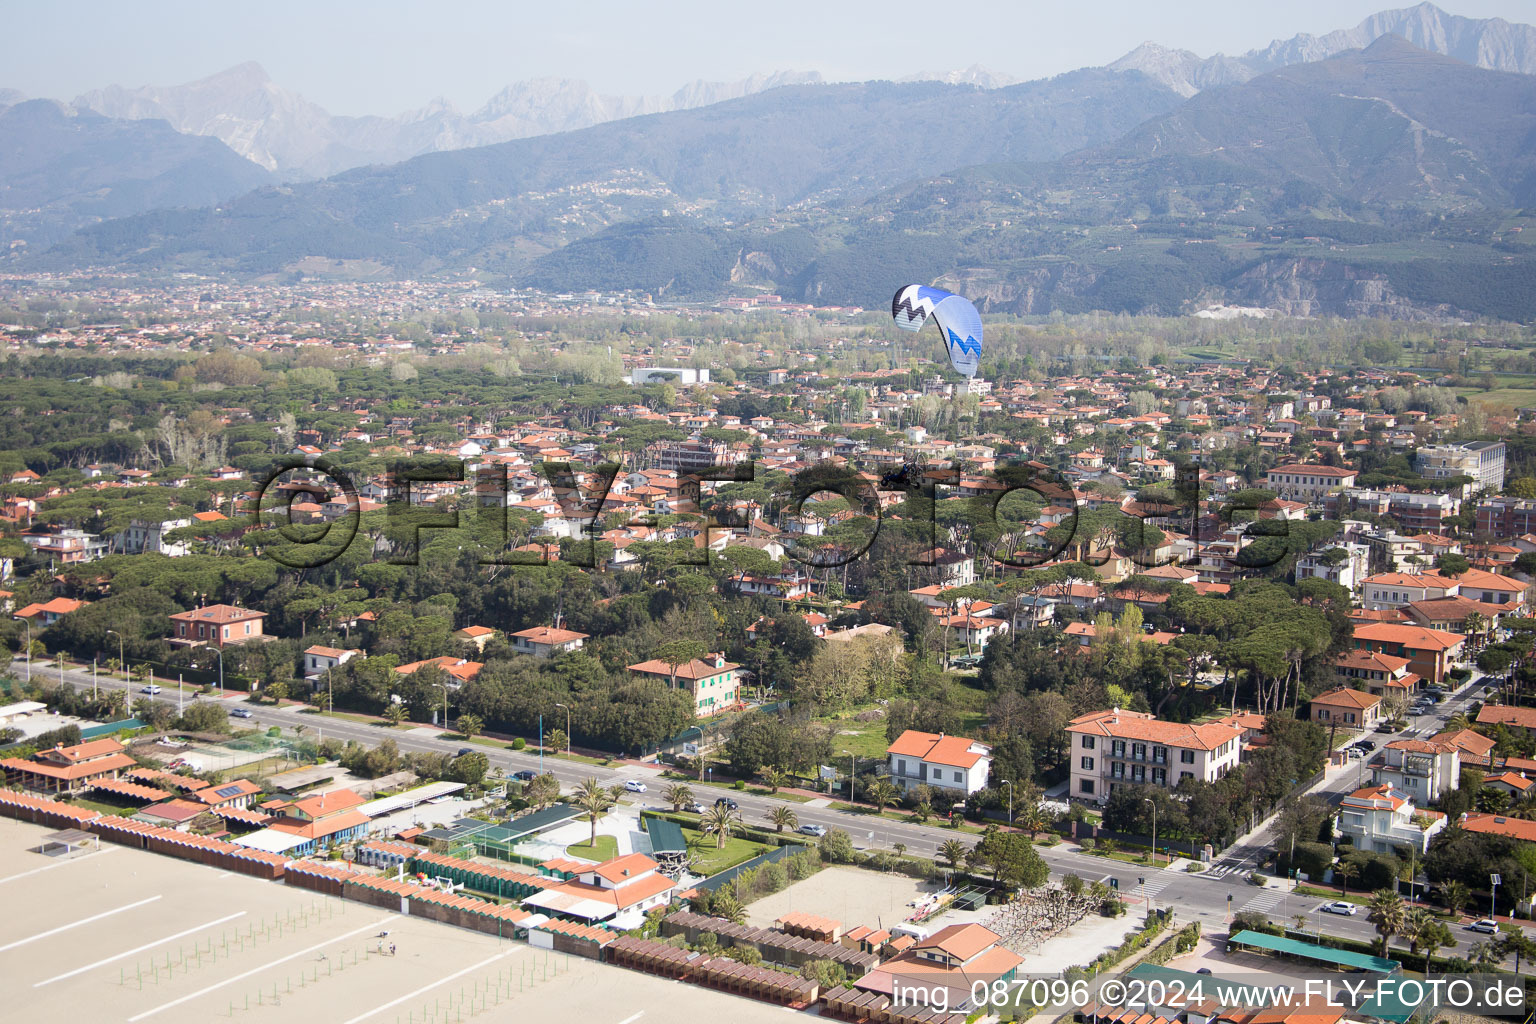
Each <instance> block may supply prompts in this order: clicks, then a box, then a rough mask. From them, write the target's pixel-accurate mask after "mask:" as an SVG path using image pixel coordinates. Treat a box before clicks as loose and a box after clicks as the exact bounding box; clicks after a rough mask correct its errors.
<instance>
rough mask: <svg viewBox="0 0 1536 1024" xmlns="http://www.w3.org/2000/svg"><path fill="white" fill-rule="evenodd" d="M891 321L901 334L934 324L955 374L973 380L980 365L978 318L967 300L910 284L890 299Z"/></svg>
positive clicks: (959, 296)
mask: <svg viewBox="0 0 1536 1024" xmlns="http://www.w3.org/2000/svg"><path fill="white" fill-rule="evenodd" d="M891 319H892V320H894V321H896V326H897V327H900V328H901V329H902V330H904V331H921V330H922V329H923V326H924V325H925V324H926V323H927V322H928V321H929V320H930V319H931V320H933V322H934V324H935V325H937V326H938V328H939V335H940V337H942V338H943V340H944V348H945V350H946V351H948V353H949V363H950V365H951V366H953V367H954V368H955V372H956V373H961V374H964V375H965V376H967V377H974V376H976V370H977V368H978V367H979V366H980V364H981V314H980V313H978V312H977V311H976V307H975V306H974V305H972V303H971V300H970V299H967V298H966V297H965V296H963V295H956V294H955V293H954V292H947V291H945V290H944V289H942V288H931V287H929V286H928V285H925V284H909V285H907V286H906V287H905V288H902V289H901V290H899V291H898V292H897V293H896V295H895V297H893V298H892V299H891Z"/></svg>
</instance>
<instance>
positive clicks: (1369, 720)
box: [1307, 686, 1382, 729]
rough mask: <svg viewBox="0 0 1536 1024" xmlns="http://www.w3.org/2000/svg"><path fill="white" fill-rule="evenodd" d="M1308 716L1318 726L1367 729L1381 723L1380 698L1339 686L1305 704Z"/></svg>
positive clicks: (1372, 694) (1362, 691)
mask: <svg viewBox="0 0 1536 1024" xmlns="http://www.w3.org/2000/svg"><path fill="white" fill-rule="evenodd" d="M1307 707H1308V714H1309V715H1310V717H1311V719H1312V721H1314V722H1317V723H1319V724H1320V725H1342V726H1343V727H1344V728H1346V729H1369V728H1371V727H1372V726H1374V725H1375V724H1376V723H1377V722H1379V721H1381V717H1382V711H1381V698H1380V697H1378V696H1376V695H1375V694H1374V693H1366V692H1365V691H1364V690H1352V689H1350V688H1349V687H1347V686H1340V687H1337V688H1335V689H1332V690H1329V691H1328V692H1327V693H1320V694H1318V695H1317V696H1316V697H1313V698H1312V699H1311V700H1310V701H1308V702H1307Z"/></svg>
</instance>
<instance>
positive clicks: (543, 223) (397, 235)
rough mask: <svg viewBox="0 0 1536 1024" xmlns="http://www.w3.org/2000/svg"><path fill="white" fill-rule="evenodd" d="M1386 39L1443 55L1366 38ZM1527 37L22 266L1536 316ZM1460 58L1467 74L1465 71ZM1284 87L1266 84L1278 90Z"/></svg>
mask: <svg viewBox="0 0 1536 1024" xmlns="http://www.w3.org/2000/svg"><path fill="white" fill-rule="evenodd" d="M1388 25H1399V26H1405V27H1406V30H1407V31H1409V33H1410V34H1414V33H1417V34H1418V35H1419V36H1420V37H1421V38H1427V40H1428V41H1429V42H1432V43H1434V44H1435V46H1434V47H1433V48H1432V49H1426V48H1422V47H1419V46H1416V45H1414V44H1413V43H1412V42H1410V41H1409V40H1408V39H1405V38H1403V37H1400V36H1397V35H1394V34H1386V35H1379V36H1378V35H1375V33H1377V32H1378V31H1379V30H1380V28H1381V27H1382V26H1388ZM1532 31H1533V30H1532V29H1530V28H1529V27H1528V26H1514V25H1509V24H1508V23H1505V22H1500V21H1496V20H1495V21H1486V22H1473V21H1470V20H1468V19H1459V18H1454V17H1452V16H1449V15H1445V14H1444V13H1443V12H1440V11H1438V9H1436V8H1433V7H1430V6H1429V5H1420V6H1419V7H1416V8H1411V9H1408V10H1406V11H1395V12H1386V13H1384V14H1382V15H1378V16H1376V17H1375V18H1372V19H1367V21H1366V22H1365V23H1363V24H1362V26H1360V27H1358V28H1356V29H1353V30H1349V31H1348V32H1345V33H1333V34H1331V35H1329V36H1324V37H1321V38H1313V37H1300V36H1299V37H1296V38H1295V39H1292V40H1289V41H1286V42H1284V43H1276V44H1272V45H1271V46H1270V47H1269V48H1267V49H1266V50H1264V51H1255V52H1254V53H1250V54H1247V55H1244V56H1243V57H1242V58H1224V57H1218V58H1211V61H1214V62H1216V63H1210V62H1205V61H1201V60H1200V59H1198V58H1194V62H1193V63H1191V62H1189V61H1185V62H1184V64H1181V65H1180V67H1182V68H1183V69H1184V70H1183V71H1182V72H1181V74H1184V76H1185V77H1184V78H1182V79H1180V78H1177V77H1174V78H1170V77H1169V75H1167V74H1164V73H1160V72H1159V70H1158V68H1156V67H1149V68H1147V69H1145V70H1143V69H1137V68H1132V67H1129V66H1128V65H1127V66H1122V67H1119V68H1117V69H1111V68H1102V69H1088V70H1083V71H1078V72H1072V73H1070V74H1066V75H1061V76H1058V77H1056V78H1053V79H1048V80H1040V81H1034V82H1025V83H1019V84H1013V85H1006V86H994V83H995V82H996V81H1001V78H999V77H998V76H995V75H994V73H992V72H989V71H987V70H986V69H982V68H971V69H968V70H967V71H965V72H957V73H954V75H953V77H954V79H955V82H954V83H953V84H952V83H947V82H938V81H928V80H925V81H919V82H907V83H891V82H884V83H860V84H828V83H819V82H817V83H807V84H798V85H793V84H792V85H778V86H777V87H766V84H767V83H766V82H765V81H762V80H757V81H753V80H748V81H747V82H744V83H736V84H735V85H733V86H731V87H730V88H731V89H734V90H735V91H737V92H739V93H741V94H742V95H740V96H739V97H738V98H735V99H729V100H725V101H722V102H716V103H707V104H705V103H702V100H703V99H704V98H706V97H705V95H704V93H697V94H694V95H692V96H690V95H685V93H686V92H687V91H686V90H685V91H683V92H680V93H679V94H677V95H676V96H674V97H672V98H671V99H670V100H669V101H668V102H670V103H673V104H674V105H678V106H684V107H687V108H688V109H676V110H670V111H666V112H657V113H651V114H643V115H639V116H630V117H623V118H619V119H614V120H606V121H603V122H602V123H599V124H595V125H592V126H591V127H586V128H579V129H571V130H564V131H560V132H558V133H554V134H544V135H538V136H533V137H528V138H523V139H518V140H514V141H510V142H503V143H499V144H496V145H489V146H479V147H474V148H466V149H455V150H449V151H445V152H431V153H427V154H425V155H421V156H418V157H415V158H413V159H410V160H407V161H404V162H400V163H395V164H389V165H373V166H366V167H358V168H355V169H352V170H349V171H346V172H343V173H339V174H336V175H334V176H332V177H330V178H327V179H324V180H320V181H306V182H288V183H284V184H273V185H267V186H265V187H260V188H257V189H256V190H255V191H251V192H248V193H247V194H244V195H239V194H238V187H237V186H233V185H231V183H230V182H229V180H228V176H227V175H226V177H225V178H221V179H219V180H218V181H217V182H216V186H217V187H213V188H211V189H210V190H207V191H205V193H204V194H205V195H207V194H212V193H218V196H217V197H216V198H214V199H211V200H210V199H202V200H194V202H204V203H206V204H207V205H205V206H204V207H202V208H195V209H186V208H183V209H150V207H148V206H144V207H140V209H141V210H148V211H149V212H141V213H138V214H136V215H132V216H123V217H119V218H118V219H115V220H108V221H106V222H104V223H100V224H88V225H87V226H85V227H83V228H81V229H80V230H79V231H77V232H76V233H75V234H73V235H71V236H70V237H68V238H66V239H64V240H62V241H60V242H59V243H58V244H57V245H55V246H54V247H53V249H52V250H51V251H49V252H47V253H46V254H43V255H42V256H40V257H39V256H36V255H33V256H31V257H29V258H28V260H27V263H28V264H29V265H32V266H38V267H48V268H67V267H71V266H79V265H83V264H102V263H112V264H120V265H131V266H136V267H140V268H144V269H148V270H160V269H198V270H206V269H209V268H213V269H225V270H234V271H238V272H242V273H248V274H279V273H290V274H291V273H298V272H314V271H315V268H316V266H317V265H322V264H325V261H330V263H329V265H328V272H333V273H338V274H343V275H356V274H358V273H371V274H388V273H395V272H401V273H411V274H420V273H430V272H433V271H436V270H439V269H457V270H463V269H467V268H474V270H475V272H476V273H479V274H481V275H482V276H485V275H489V279H493V280H499V281H510V282H514V283H521V284H526V285H531V286H536V287H541V288H546V289H551V290H559V291H565V290H586V289H591V288H597V289H601V290H615V289H642V290H647V291H650V292H652V293H654V294H657V295H659V296H667V297H687V298H703V297H710V296H717V295H720V294H724V293H726V292H727V291H730V290H733V289H735V290H740V289H750V288H764V289H770V290H772V291H775V292H778V293H780V294H784V295H787V296H794V297H799V298H804V299H806V300H809V301H814V302H819V303H823V304H857V305H864V306H871V305H875V304H878V303H880V302H883V301H884V299H885V296H886V294H887V293H888V292H889V290H890V282H891V281H892V280H898V279H899V280H943V281H945V282H948V283H950V284H951V285H954V286H956V287H960V288H963V289H964V290H966V291H967V293H968V294H971V295H972V296H973V297H974V298H976V299H977V300H978V302H979V303H980V304H981V305H982V306H983V308H984V309H987V310H993V311H997V310H1006V311H1013V312H1020V313H1040V312H1046V311H1049V310H1052V309H1062V310H1080V309H1105V310H1115V311H1142V312H1159V313H1177V312H1181V311H1188V309H1189V308H1191V307H1192V306H1193V305H1196V304H1199V303H1203V302H1210V301H1232V302H1242V303H1243V304H1256V305H1267V306H1273V307H1275V308H1279V309H1283V310H1286V311H1288V312H1293V313H1299V314H1305V315H1311V314H1318V313H1336V314H1340V315H1373V316H1463V315H1494V316H1500V317H1506V318H1511V319H1533V318H1536V296H1532V295H1530V294H1528V293H1529V291H1530V289H1529V288H1528V287H1527V286H1526V282H1528V281H1529V280H1531V279H1532V278H1533V277H1536V259H1533V258H1532V255H1531V254H1532V253H1536V249H1533V248H1532V245H1531V243H1528V242H1526V241H1524V238H1525V234H1526V233H1529V234H1530V235H1531V236H1532V238H1533V240H1536V218H1533V217H1528V216H1527V212H1528V208H1532V207H1536V76H1532V75H1531V74H1529V73H1527V72H1526V71H1524V70H1522V69H1524V68H1525V67H1526V66H1527V65H1528V64H1529V59H1530V54H1531V53H1532V48H1531V46H1530V45H1529V44H1530V39H1531V35H1532ZM1365 37H1372V38H1371V39H1370V40H1369V45H1367V46H1365V47H1363V48H1353V49H1344V50H1337V48H1338V47H1339V46H1342V45H1344V44H1345V43H1347V42H1350V41H1352V40H1356V39H1363V38H1365ZM1469 47H1470V48H1471V49H1470V51H1469V50H1468V48H1469ZM1145 49H1146V48H1142V50H1140V51H1137V52H1138V53H1143V55H1144V56H1145V53H1144V51H1145ZM1453 49H1459V50H1461V51H1462V52H1463V54H1464V55H1470V56H1474V57H1476V58H1477V60H1476V62H1475V63H1472V62H1468V61H1465V60H1463V59H1460V58H1458V57H1455V56H1450V55H1447V54H1446V53H1445V52H1443V51H1447V50H1453ZM1325 51H1326V52H1330V53H1332V55H1331V56H1327V57H1326V58H1323V59H1314V60H1305V59H1304V58H1306V57H1309V56H1312V55H1313V54H1315V53H1323V52H1325ZM1265 61H1268V62H1270V63H1273V64H1274V65H1276V66H1275V67H1274V68H1273V69H1271V70H1268V71H1262V70H1261V65H1262V64H1263V63H1264V62H1265ZM1483 65H1499V66H1503V65H1508V67H1509V68H1510V69H1512V70H1500V69H1497V68H1493V67H1485V66H1483ZM1223 69H1225V70H1223ZM1222 75H1227V76H1228V77H1227V78H1226V79H1225V80H1223V81H1220V82H1218V81H1217V80H1216V79H1218V78H1220V77H1221V76H1222ZM262 77H263V78H264V76H262ZM569 84H570V83H565V84H563V85H561V86H559V87H557V88H552V89H551V90H549V91H544V92H539V91H538V90H534V92H536V93H537V96H536V97H533V96H532V94H531V93H529V92H528V91H527V90H524V91H521V92H519V91H516V87H515V88H514V90H509V91H508V92H506V93H503V94H502V96H501V97H499V98H498V100H496V101H493V103H492V104H488V105H487V108H486V109H485V110H484V111H482V113H483V114H484V115H485V120H486V122H487V123H495V122H498V121H501V120H504V119H508V118H511V119H517V118H521V117H523V114H522V113H520V112H524V111H527V110H528V109H530V107H537V109H538V110H540V111H541V112H542V113H541V114H540V116H541V117H543V118H545V119H546V122H543V123H557V124H562V125H575V124H579V123H581V122H582V120H583V119H587V118H593V117H598V116H606V113H612V112H614V111H619V112H622V111H623V110H624V109H627V108H625V107H623V105H622V103H620V102H619V101H614V102H613V103H612V104H610V105H609V106H606V107H605V106H602V105H601V104H598V105H596V106H594V105H593V104H591V103H588V102H587V101H586V100H583V99H582V97H583V96H584V95H587V94H585V93H583V91H582V89H581V88H574V87H573V88H572V89H570V90H566V89H565V86H566V85H569ZM578 85H579V83H578ZM983 85H986V86H994V87H986V88H984V87H982V86H983ZM760 86H763V87H760ZM1191 86H1195V87H1196V88H1195V91H1194V93H1193V95H1188V96H1187V95H1186V94H1188V93H1190V87H1191ZM560 95H565V96H566V100H562V101H558V102H557V101H556V100H555V99H554V97H556V96H560ZM695 100H698V101H699V102H700V103H701V104H702V105H693V106H690V104H692V103H694V101H695ZM21 106H24V107H30V106H32V104H22V105H21ZM15 109H18V108H12V110H15ZM56 109H57V110H58V111H59V113H60V116H67V115H68V114H69V113H70V111H71V109H72V108H63V107H57V106H56ZM188 109H190V108H188ZM302 109H303V108H302V107H297V106H296V107H292V108H291V112H292V113H293V116H294V117H298V116H299V113H301V112H302ZM316 109H318V108H316ZM73 110H74V111H75V112H76V113H78V108H73ZM8 113H9V112H7V114H8ZM247 113H251V114H252V116H254V114H255V112H254V111H248V112H247ZM322 113H323V112H322ZM477 116H478V115H477ZM549 119H553V120H549ZM78 125H79V126H80V128H81V130H82V131H87V132H106V131H109V130H110V131H112V132H120V131H128V130H130V129H132V128H133V127H134V126H140V127H142V126H158V127H156V128H155V129H154V130H156V131H161V132H165V131H169V132H171V133H172V134H173V135H175V134H176V133H175V132H174V130H173V129H172V128H171V126H170V125H169V124H168V123H167V122H165V121H162V120H142V121H133V120H125V119H111V118H103V117H100V116H99V115H95V114H91V115H90V116H89V117H82V118H79V119H78ZM17 127H19V128H25V129H28V130H33V129H34V128H35V126H33V125H32V124H31V122H30V121H25V120H24V121H23V122H21V123H20V124H19V125H18V126H17ZM7 131H8V129H7V117H6V116H0V151H11V150H14V149H16V148H17V147H16V146H15V145H12V144H10V142H14V141H15V140H17V139H20V140H21V141H22V142H23V144H22V145H21V146H20V148H21V149H22V150H24V151H26V152H27V153H30V152H31V150H32V148H33V147H32V146H31V144H30V143H28V142H26V141H25V137H24V136H20V135H16V134H14V133H13V134H9V135H8V134H7ZM178 137H180V138H188V137H189V136H185V135H182V136H178ZM198 141H201V142H204V143H208V144H211V145H214V146H218V145H219V143H217V142H215V141H214V140H212V139H206V138H204V139H200V140H198ZM226 152H227V153H228V155H229V156H230V157H231V158H232V159H234V160H236V161H240V159H241V158H239V157H236V156H235V154H234V153H233V152H231V151H228V150H226ZM21 162H22V163H25V160H24V159H22V160H21ZM242 163H243V164H244V166H246V167H249V168H250V169H251V170H252V171H253V172H254V173H258V174H263V175H265V174H267V173H268V172H266V171H265V170H264V169H263V168H260V167H257V166H256V165H255V164H253V163H251V162H249V161H242ZM22 169H23V170H25V168H22ZM33 173H34V179H35V180H38V181H43V180H46V175H44V174H39V173H37V172H35V171H34V172H33ZM272 177H277V176H276V175H274V176H272ZM268 180H270V178H269V179H268ZM107 191H108V193H110V192H111V191H112V189H111V188H108V189H107ZM132 194H133V192H132V189H128V188H125V189H124V195H125V196H128V197H131V196H132ZM4 196H5V193H0V199H3V198H4ZM10 205H11V203H10V202H8V201H0V207H7V206H10ZM178 205H182V206H185V205H187V203H186V202H182V203H179V204H178ZM65 210H66V212H68V214H69V216H74V217H76V218H78V217H81V216H85V214H82V213H79V212H78V211H76V210H75V209H74V208H73V207H70V206H68V204H65ZM126 212H130V213H132V211H131V210H129V211H126ZM0 216H4V211H3V210H0ZM12 223H14V218H8V219H7V220H6V221H5V222H4V224H3V225H0V226H10V225H11V224H12ZM72 224H73V222H71V225H72ZM38 248H39V247H38V246H36V245H34V246H32V248H31V249H30V250H28V251H29V252H31V253H34V254H35V253H36V252H37V249H38Z"/></svg>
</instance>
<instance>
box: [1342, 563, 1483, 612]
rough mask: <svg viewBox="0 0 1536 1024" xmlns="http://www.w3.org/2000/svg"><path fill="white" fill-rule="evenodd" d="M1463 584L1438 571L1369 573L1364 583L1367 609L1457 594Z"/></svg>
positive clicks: (1391, 606)
mask: <svg viewBox="0 0 1536 1024" xmlns="http://www.w3.org/2000/svg"><path fill="white" fill-rule="evenodd" d="M1460 589H1461V584H1460V583H1458V582H1457V581H1456V580H1454V579H1451V578H1449V577H1445V576H1441V575H1439V574H1438V573H1433V572H1424V573H1407V572H1379V573H1376V574H1375V575H1374V576H1367V577H1366V578H1365V581H1364V583H1363V585H1362V587H1361V590H1362V595H1361V599H1362V603H1363V604H1364V606H1365V609H1366V611H1372V612H1374V611H1380V610H1382V609H1383V608H1401V607H1402V606H1403V605H1406V604H1411V603H1412V602H1414V601H1426V600H1431V599H1434V598H1437V597H1454V596H1455V595H1456V594H1457V593H1458V592H1459V591H1460Z"/></svg>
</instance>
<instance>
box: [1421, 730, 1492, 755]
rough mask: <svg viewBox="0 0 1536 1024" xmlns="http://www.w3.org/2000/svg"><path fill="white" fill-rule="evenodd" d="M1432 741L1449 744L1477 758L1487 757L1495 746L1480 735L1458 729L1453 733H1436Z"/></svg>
mask: <svg viewBox="0 0 1536 1024" xmlns="http://www.w3.org/2000/svg"><path fill="white" fill-rule="evenodd" d="M1434 739H1437V740H1439V741H1440V742H1442V743H1449V744H1451V746H1453V747H1456V748H1457V749H1458V750H1461V751H1463V752H1465V753H1468V754H1476V755H1477V756H1478V757H1487V756H1488V755H1489V754H1490V753H1492V752H1493V748H1494V747H1495V746H1497V744H1495V743H1494V742H1493V740H1491V739H1489V738H1488V737H1487V736H1484V735H1483V734H1482V733H1478V732H1473V731H1472V730H1471V729H1458V730H1457V731H1455V732H1442V733H1438V734H1437V735H1436V736H1435V737H1434Z"/></svg>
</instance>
